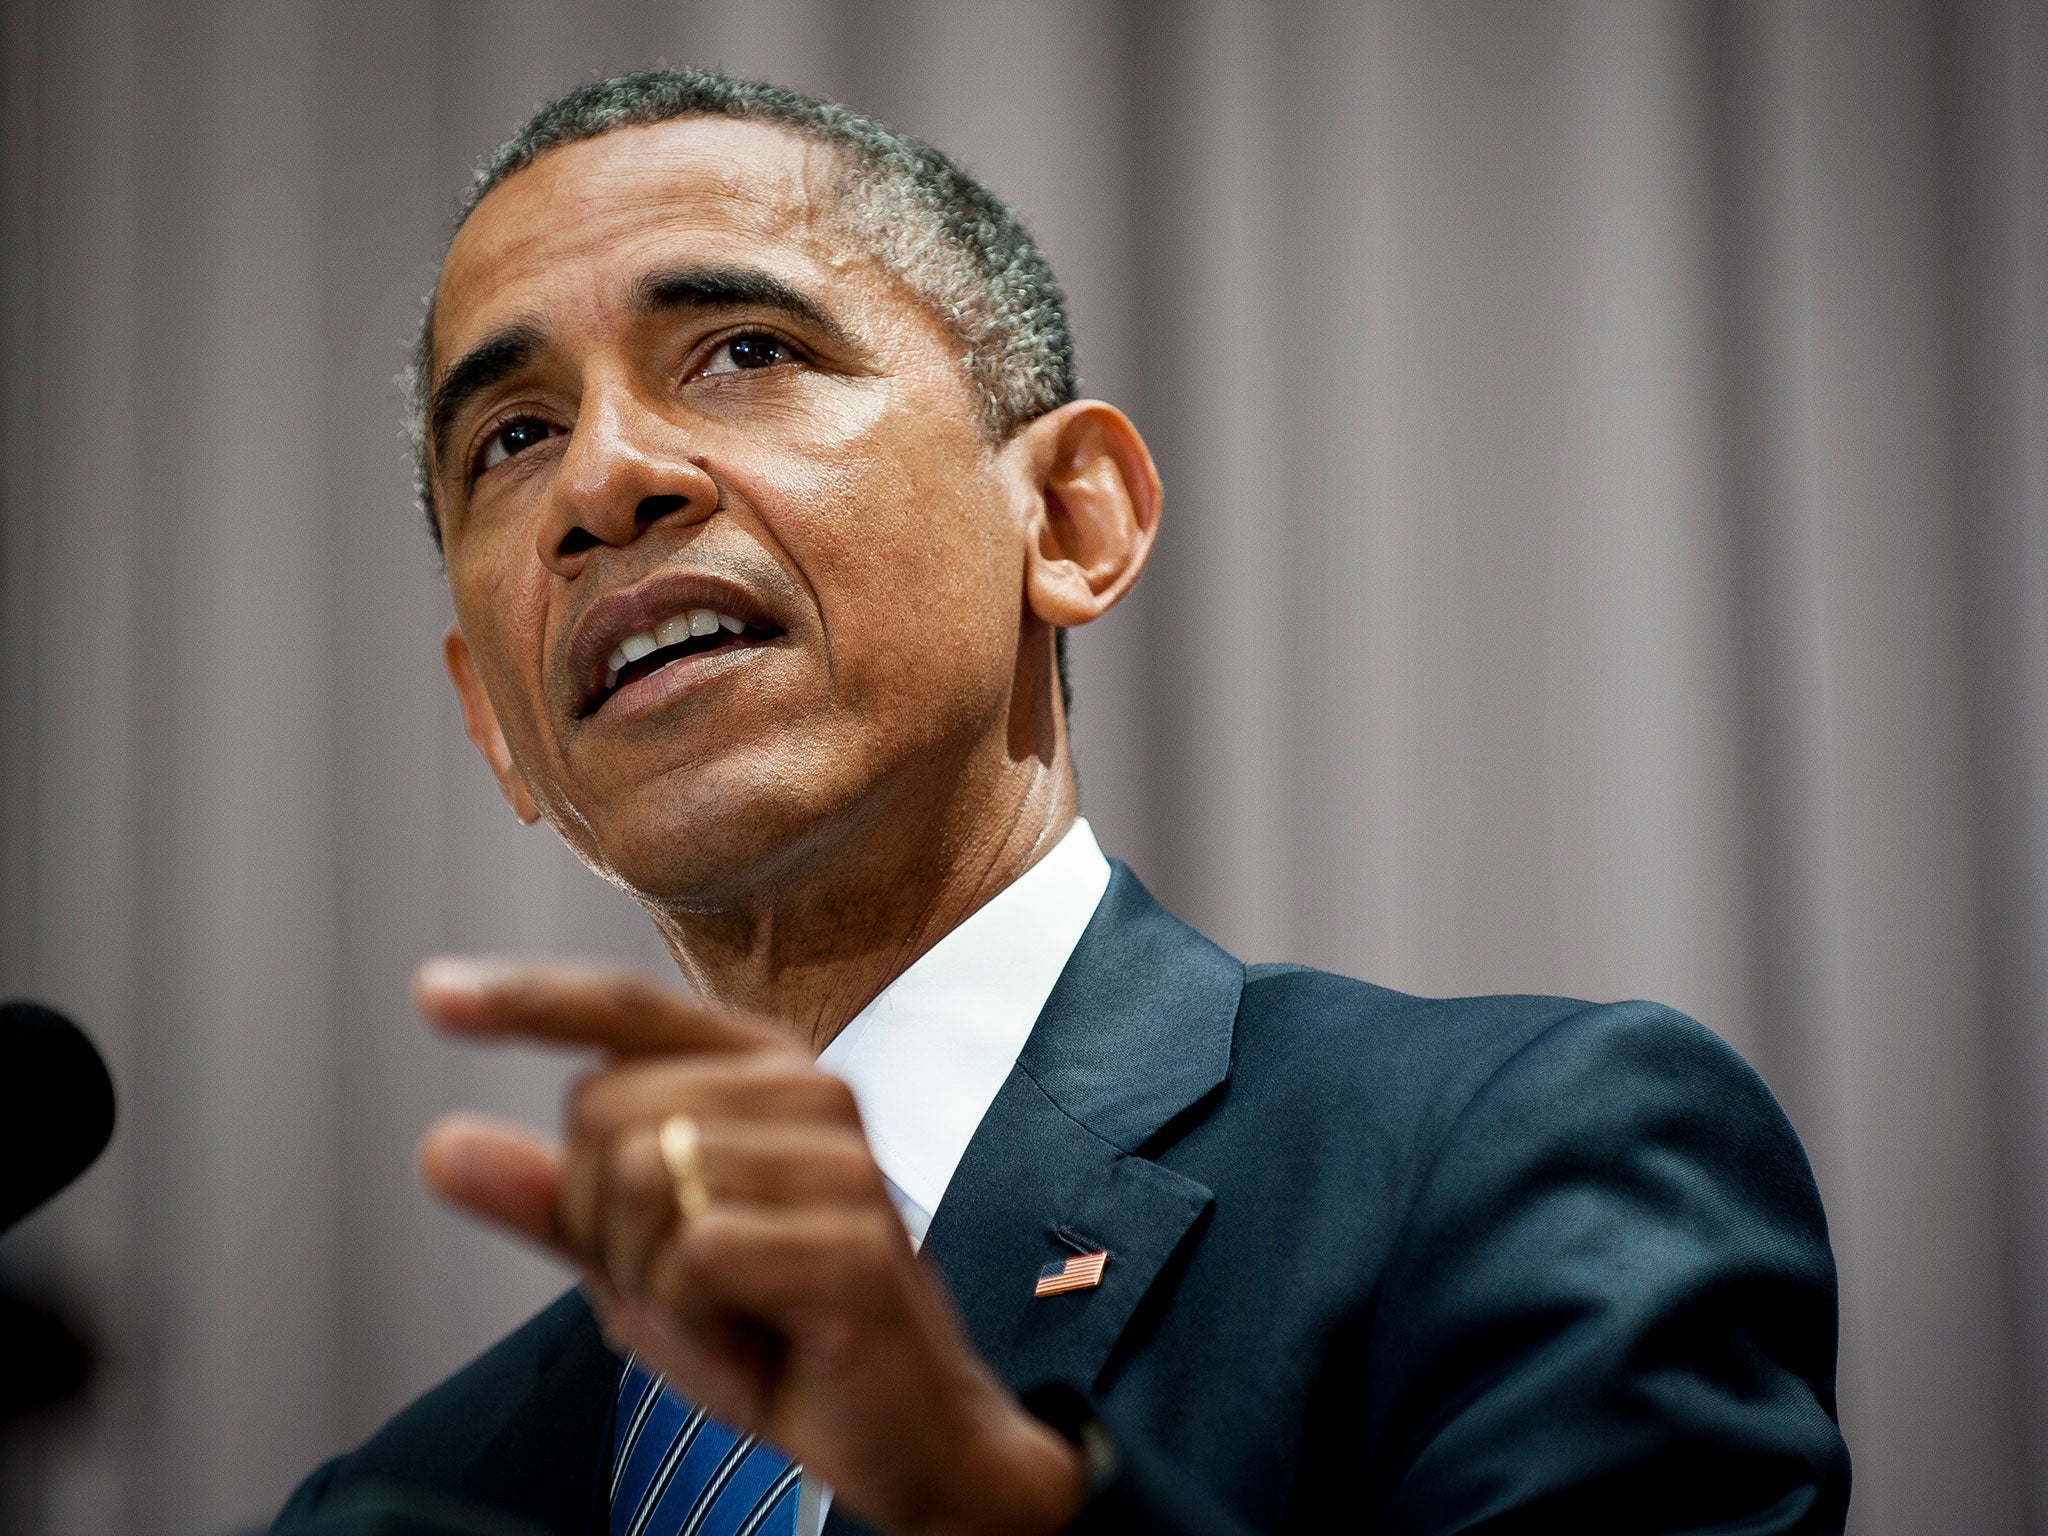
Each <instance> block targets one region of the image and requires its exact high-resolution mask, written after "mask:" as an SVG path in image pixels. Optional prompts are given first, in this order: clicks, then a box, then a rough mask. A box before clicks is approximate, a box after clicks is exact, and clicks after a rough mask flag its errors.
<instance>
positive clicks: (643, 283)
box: [633, 267, 851, 345]
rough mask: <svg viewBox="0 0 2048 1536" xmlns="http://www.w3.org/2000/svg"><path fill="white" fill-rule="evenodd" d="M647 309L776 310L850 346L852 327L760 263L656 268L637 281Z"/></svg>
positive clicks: (638, 301)
mask: <svg viewBox="0 0 2048 1536" xmlns="http://www.w3.org/2000/svg"><path fill="white" fill-rule="evenodd" d="M633 302H634V307H635V308H637V309H639V310H640V311H641V312H642V313H643V314H663V313H666V312H668V311H671V310H678V309H774V310H780V311H781V312H782V313H783V314H785V315H788V316H789V317H790V318H791V319H792V320H799V321H802V322H803V323H804V324H805V325H808V326H810V327H811V328H812V329H813V330H815V331H818V332H819V333H821V334H822V335H824V336H826V337H827V338H829V339H830V340H832V341H835V342H838V343H840V344H841V345H849V344H850V343H851V338H850V337H849V336H848V335H847V334H846V328H845V327H844V326H842V325H840V323H839V322H838V321H837V320H834V319H833V318H832V317H831V316H830V315H828V314H827V313H826V312H825V310H824V307H823V306H822V305H820V304H819V303H818V302H817V300H815V299H813V298H811V297H810V295H808V294H806V293H805V292H804V291H803V290H802V289H800V288H797V287H795V286H793V285H792V284H790V283H788V282H786V281H784V280H783V279H782V278H779V277H777V276H776V275H775V274H774V273H772V272H763V271H762V270H761V269H760V268H759V267H675V268H671V269H669V270H667V271H662V272H650V273H648V274H647V275H646V276H644V277H642V278H641V279H640V280H639V281H638V282H636V283H635V284H634V285H633Z"/></svg>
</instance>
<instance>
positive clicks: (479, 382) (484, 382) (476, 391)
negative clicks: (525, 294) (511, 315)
mask: <svg viewBox="0 0 2048 1536" xmlns="http://www.w3.org/2000/svg"><path fill="white" fill-rule="evenodd" d="M543 339H544V338H543V336H542V333H541V328H540V327H539V326H538V325H536V324H535V323H534V322H533V321H531V320H520V321H516V322H514V323H513V324H511V325H508V326H506V327H505V328H504V329H503V330H501V331H495V332H493V333H492V334H491V335H489V336H486V337H485V338H484V339H483V340H482V341H480V342H478V343H477V344H476V345H475V346H473V347H471V348H470V349H469V350H468V351H467V352H465V353H463V354H462V356H461V357H459V358H457V359H456V360H455V362H454V363H453V364H451V365H450V367H449V369H448V371H447V372H446V373H444V374H442V375H441V382H440V383H438V384H436V385H435V386H434V394H433V399H432V401H431V403H430V404H429V405H428V407H427V439H428V441H429V442H431V443H432V444H433V448H434V460H435V462H436V463H439V462H440V461H441V460H443V459H445V458H446V457H447V455H448V433H449V431H450V429H451V428H453V427H454V425H455V418H456V417H457V416H459V415H461V414H462V408H463V407H464V406H466V405H468V404H469V402H470V401H472V400H474V399H475V398H476V397H477V396H478V395H480V394H482V393H483V392H484V391H485V390H487V389H489V388H490V387H491V386H492V385H494V384H498V383H501V382H502V381H504V380H505V379H508V378H510V377H511V376H512V375H513V374H515V373H517V372H518V371H519V370H520V369H521V368H524V367H525V366H526V365H527V363H529V362H530V361H532V359H533V355H534V354H535V353H536V352H538V351H539V350H540V348H541V342H542V340H543Z"/></svg>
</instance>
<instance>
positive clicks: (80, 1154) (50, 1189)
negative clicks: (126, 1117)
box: [0, 1003, 114, 1232]
mask: <svg viewBox="0 0 2048 1536" xmlns="http://www.w3.org/2000/svg"><path fill="white" fill-rule="evenodd" d="M113 1134H114V1083H113V1080H112V1079H111V1078H109V1077H108V1076H107V1065H106V1063H105V1062H103V1061H101V1060H100V1053H99V1052H98V1051H96V1050H94V1049H93V1044H92V1042H91V1041H90V1040H88V1039H86V1038H85V1032H84V1031H83V1030H81V1029H80V1028H79V1027H78V1026H77V1025H76V1024H74V1023H72V1022H71V1021H70V1020H69V1019H67V1018H65V1017H64V1015H63V1014H61V1013H58V1012H56V1011H54V1010H52V1009H49V1008H45V1007H43V1006H42V1004H40V1003H0V1232H4V1231H6V1230H7V1229H8V1228H9V1227H11V1226H13V1225H14V1224H15V1223H16V1222H17V1221H19V1220H21V1218H22V1217H24V1216H26V1215H27V1214H28V1213H29V1212H30V1211H32V1210H34V1209H35V1208H36V1207H37V1206H39V1205H41V1204H42V1203H43V1202H44V1201H45V1200H47V1199H49V1198H50V1197H51V1196H52V1195H54V1194H56V1193H57V1191H58V1190H60V1189H62V1188H63V1187H64V1186H65V1185H67V1184H69V1183H70V1182H71V1181H72V1180H73V1179H75V1178H77V1177H78V1176H79V1175H80V1174H81V1173H83V1172H85V1170H86V1169H88V1168H90V1167H91V1166H92V1163H93V1159H94V1158H96V1157H98V1156H99V1155H100V1153H101V1152H103V1151H104V1150H106V1145H107V1141H108V1138H110V1137H111V1136H112V1135H113Z"/></svg>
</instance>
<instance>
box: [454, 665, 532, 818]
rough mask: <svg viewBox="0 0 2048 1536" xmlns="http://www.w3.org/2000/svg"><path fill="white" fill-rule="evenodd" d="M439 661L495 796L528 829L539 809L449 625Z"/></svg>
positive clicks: (489, 699) (486, 696)
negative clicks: (486, 767)
mask: <svg viewBox="0 0 2048 1536" xmlns="http://www.w3.org/2000/svg"><path fill="white" fill-rule="evenodd" d="M441 660H442V662H443V663H444V664H445V665H446V666H447V668H448V680H449V681H450V682H452V683H454V684H455V695H456V697H457V698H459V699H461V700H462V728H463V730H465V731H467V732H468V733H469V739H470V740H471V741H473V742H475V743H476V749H477V751H479V752H481V753H483V755H484V761H485V762H487V763H489V764H490V765H491V774H492V776H493V777H495V778H496V779H497V781H498V793H500V794H501V795H503V796H504V797H505V803H506V804H507V805H509V806H511V807H512V814H513V815H514V816H517V817H518V818H519V822H520V825H521V826H527V827H530V826H532V825H533V824H534V823H535V822H536V821H539V820H540V807H539V806H537V805H535V804H534V803H533V796H532V795H530V794H528V793H527V790H526V780H525V779H524V778H522V777H521V776H520V773H519V769H518V768H517V766H515V765H514V763H513V761H512V749H511V748H510V747H508V746H506V745H505V733H504V731H502V730H501V729H499V727H498V712H497V711H496V710H495V709H493V708H492V707H491V696H490V695H489V694H487V693H485V692H484V683H483V679H482V678H480V677H478V676H477V672H476V658H475V657H473V656H471V655H470V654H469V642H468V641H467V640H465V639H463V638H462V631H461V630H460V629H459V628H457V627H456V626H455V625H453V624H451V625H449V626H448V633H447V634H445V635H443V636H442V637H441Z"/></svg>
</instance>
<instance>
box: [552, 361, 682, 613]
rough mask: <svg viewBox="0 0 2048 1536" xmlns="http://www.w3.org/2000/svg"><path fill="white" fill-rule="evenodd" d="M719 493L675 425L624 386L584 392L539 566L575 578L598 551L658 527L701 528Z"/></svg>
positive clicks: (558, 476)
mask: <svg viewBox="0 0 2048 1536" xmlns="http://www.w3.org/2000/svg"><path fill="white" fill-rule="evenodd" d="M717 505H718V487H717V485H716V484H715V483H714V482H713V481H712V478H711V475H710V473H709V472H708V471H707V470H706V469H705V468H704V466H703V465H702V463H700V462H698V461H697V460H696V459H694V458H693V457H691V456H690V454H689V453H688V452H687V451H686V450H685V445H684V444H683V443H682V442H681V440H680V431H679V429H678V428H677V427H676V425H675V424H674V423H673V422H670V421H668V420H666V419H665V418H664V417H663V416H662V415H661V414H660V413H659V412H658V411H655V410H653V409H651V408H650V407H649V406H648V405H647V404H646V403H645V402H643V401H641V400H639V399H638V398H637V397H635V396H634V394H633V393H632V391H631V390H630V389H629V388H626V387H605V386H602V385H598V386H593V387H591V388H589V389H587V390H586V392H585V394H584V398H583V402H582V407H581V409H580V410H579V411H578V412H577V417H576V426H575V428H574V430H572V431H571V432H570V434H569V442H568V446H567V448H566V449H565V450H564V452H563V456H562V462H561V465H560V467H559V469H558V471H557V473H556V477H555V488H554V498H553V501H552V504H551V505H550V507H549V511H548V516H547V517H545V518H543V519H542V520H541V526H540V529H539V535H538V541H539V548H538V553H539V555H540V559H541V563H542V564H543V565H545V566H546V567H547V568H548V569H549V570H551V571H553V572H554V573H555V574H556V575H558V576H564V577H574V576H576V575H577V574H578V573H579V572H581V571H582V569H583V567H584V566H585V565H586V564H587V563H588V562H589V560H590V556H591V553H592V551H594V550H596V549H599V548H601V547H606V546H609V547H610V548H613V549H624V548H625V547H626V546H627V545H629V544H631V543H632V542H633V541H634V540H635V539H637V538H639V537H640V535H641V534H643V533H645V532H646V531H647V530H648V529H649V528H651V527H653V526H654V525H655V524H656V523H663V522H668V521H669V520H670V519H672V518H680V519H682V520H684V521H685V522H701V521H703V520H704V519H705V518H707V517H709V516H710V515H711V513H712V511H713V510H714V509H715V508H716V507H717Z"/></svg>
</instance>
